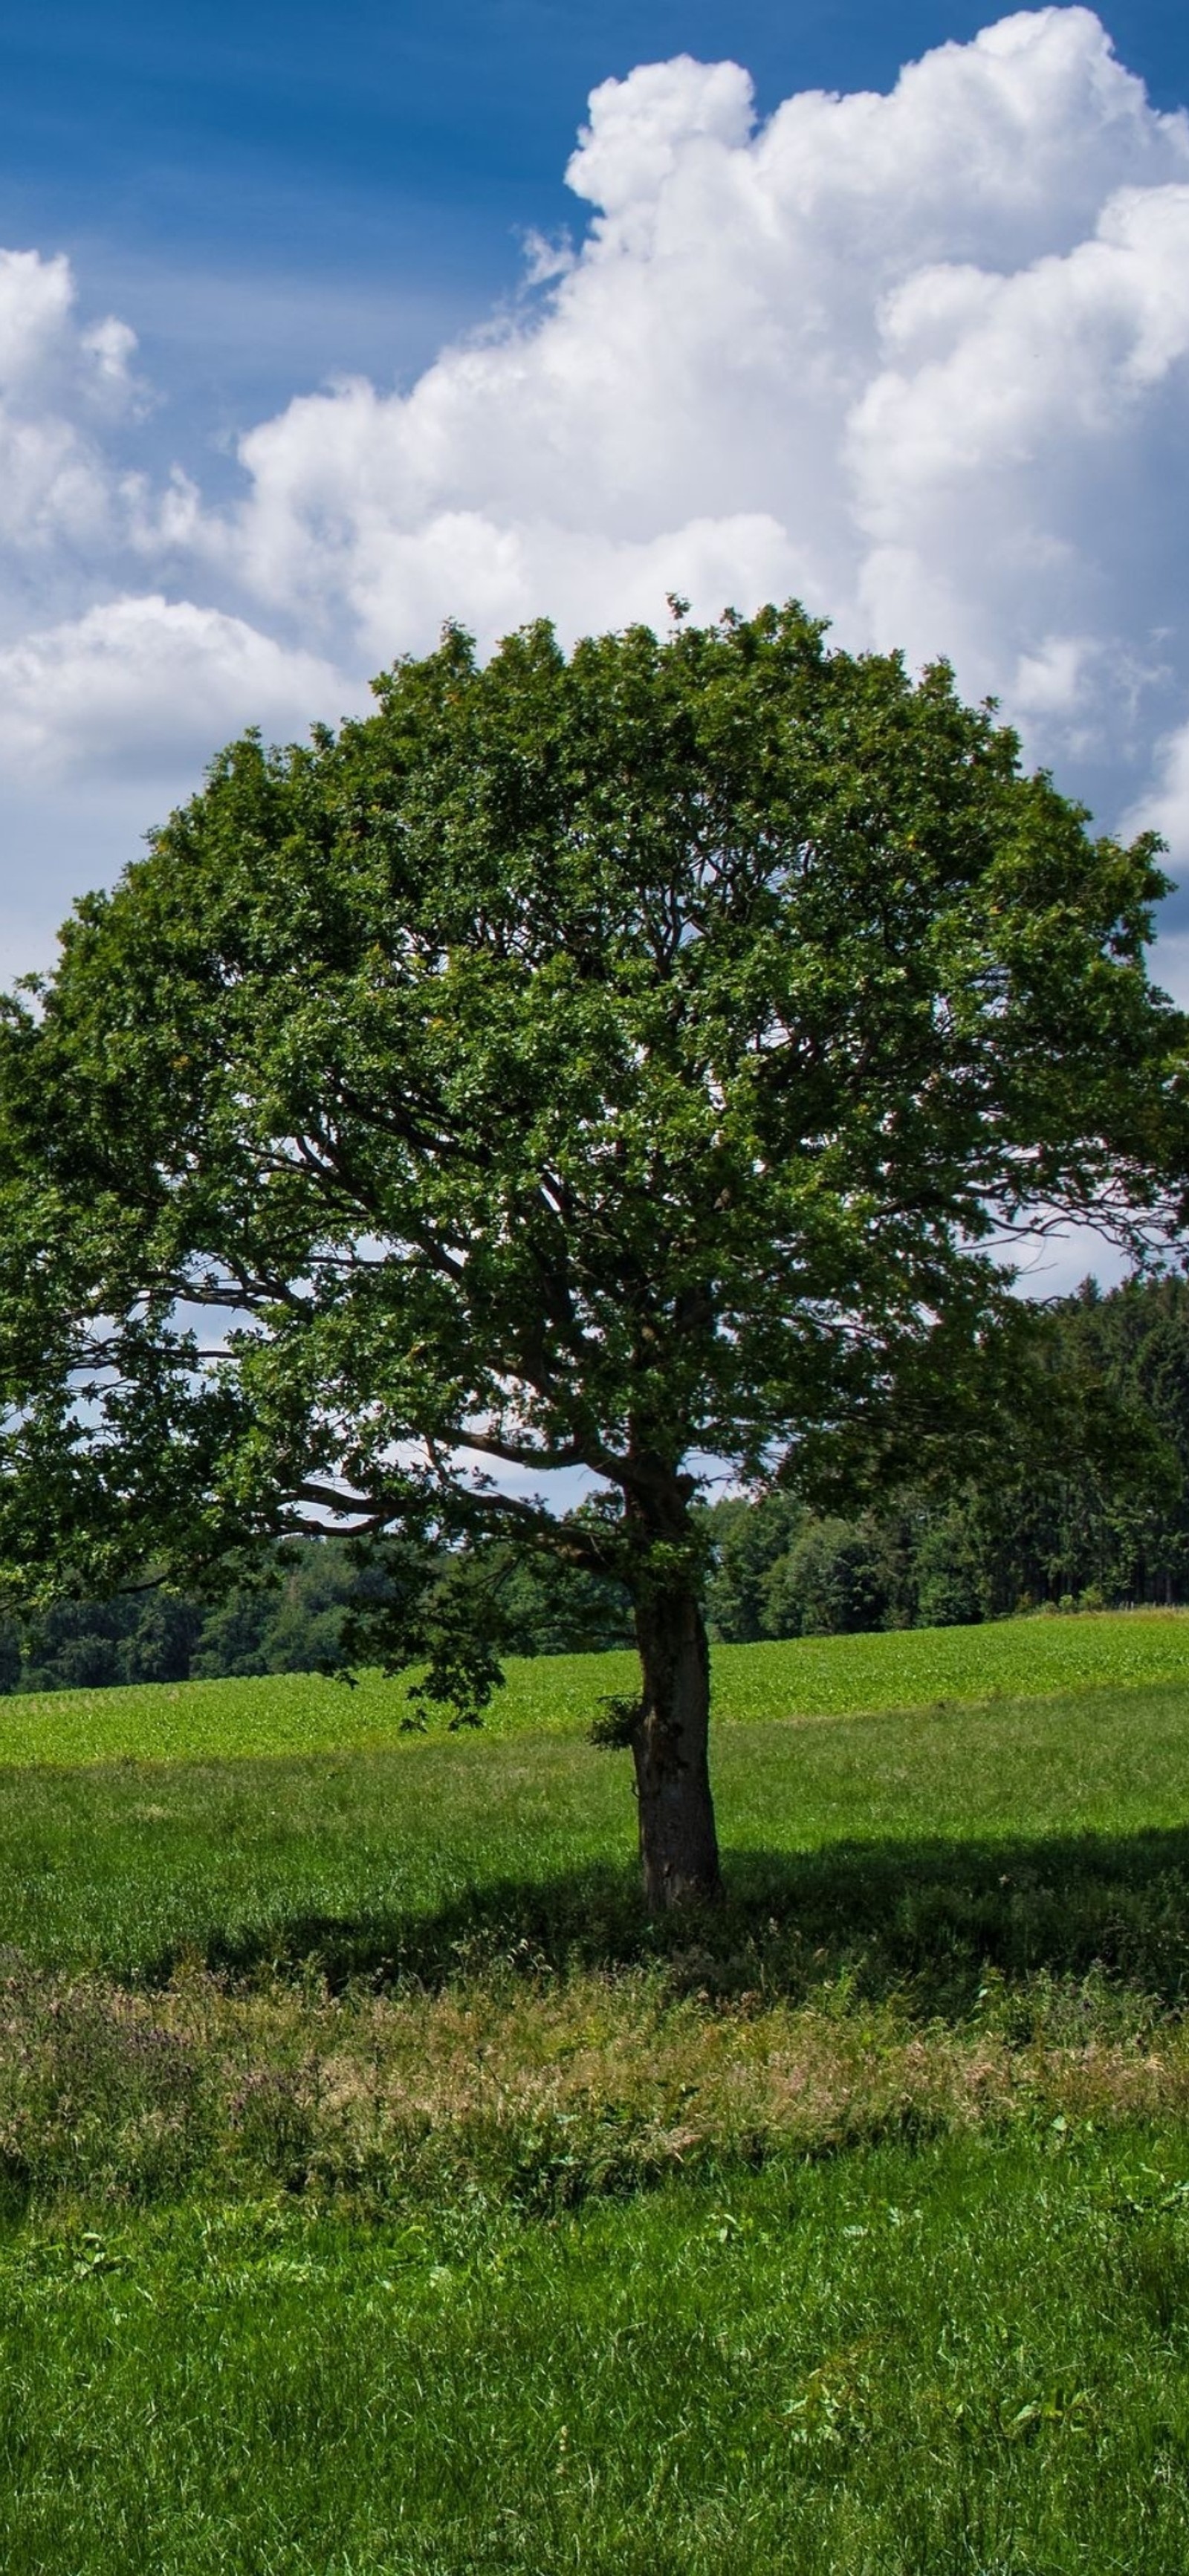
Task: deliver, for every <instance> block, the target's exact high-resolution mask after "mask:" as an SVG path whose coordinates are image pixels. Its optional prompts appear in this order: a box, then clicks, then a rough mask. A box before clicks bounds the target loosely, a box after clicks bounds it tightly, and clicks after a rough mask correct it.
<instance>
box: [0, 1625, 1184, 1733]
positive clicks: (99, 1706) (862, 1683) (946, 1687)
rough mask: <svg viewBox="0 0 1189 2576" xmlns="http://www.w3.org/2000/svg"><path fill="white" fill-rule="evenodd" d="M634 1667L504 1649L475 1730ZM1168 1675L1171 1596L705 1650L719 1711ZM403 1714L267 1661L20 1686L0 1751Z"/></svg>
mask: <svg viewBox="0 0 1189 2576" xmlns="http://www.w3.org/2000/svg"><path fill="white" fill-rule="evenodd" d="M635 1676H636V1664H635V1658H634V1656H632V1655H630V1654H613V1655H545V1656H538V1657H536V1658H535V1659H533V1660H531V1661H530V1660H527V1659H521V1658H513V1659H512V1660H511V1661H510V1662H509V1664H508V1668H507V1684H506V1687H505V1688H504V1689H503V1690H501V1691H498V1692H497V1693H496V1696H495V1698H494V1700H493V1702H492V1705H491V1708H490V1710H489V1712H488V1715H487V1718H486V1720H485V1726H484V1732H485V1733H486V1734H488V1735H492V1736H502V1735H519V1734H531V1735H542V1734H546V1735H573V1734H584V1733H585V1732H586V1730H587V1729H588V1728H589V1726H590V1724H591V1721H592V1719H593V1718H595V1717H596V1716H597V1714H598V1711H599V1706H600V1703H601V1701H602V1700H603V1699H604V1698H605V1697H608V1696H611V1695H614V1694H617V1693H622V1692H625V1691H630V1690H631V1689H632V1688H633V1686H634V1682H635ZM1172 1681H1179V1682H1183V1683H1185V1684H1186V1685H1187V1686H1189V1612H1181V1611H1176V1610H1173V1611H1123V1612H1111V1611H1105V1612H1102V1613H1101V1614H1098V1615H1088V1616H1083V1617H1078V1618H1066V1619H1062V1618H1049V1619H1045V1618H1033V1619H1006V1620H1003V1621H1000V1622H998V1623H995V1624H993V1625H989V1626H987V1627H982V1628H907V1629H901V1630H898V1631H896V1632H894V1633H892V1634H888V1635H882V1636H862V1637H801V1638H797V1639H795V1640H793V1641H792V1642H790V1643H788V1644H780V1645H759V1646H718V1647H716V1648H715V1650H714V1706H715V1715H716V1716H717V1717H718V1718H720V1719H723V1720H726V1721H727V1722H731V1721H734V1720H736V1719H739V1718H762V1719H769V1718H774V1717H845V1716H853V1715H857V1714H860V1713H870V1712H873V1711H875V1710H878V1709H907V1708H920V1707H923V1706H928V1705H930V1704H932V1703H935V1702H936V1701H938V1700H954V1701H966V1702H969V1701H977V1700H986V1699H1001V1698H1012V1697H1015V1696H1019V1695H1021V1694H1023V1695H1025V1696H1027V1697H1030V1698H1031V1697H1036V1696H1039V1695H1043V1694H1046V1693H1052V1692H1062V1691H1082V1690H1098V1689H1107V1688H1118V1687H1122V1688H1132V1687H1134V1686H1137V1685H1139V1684H1141V1683H1145V1682H1172ZM413 1713H414V1714H415V1712H413ZM409 1716H410V1703H409V1696H408V1684H407V1682H406V1681H405V1680H403V1679H402V1680H397V1681H384V1680H383V1679H381V1677H380V1676H379V1675H378V1674H376V1673H364V1674H361V1675H360V1676H359V1677H358V1678H357V1680H356V1682H355V1685H354V1687H351V1686H350V1685H349V1684H347V1683H346V1682H345V1681H342V1680H328V1679H324V1678H323V1677H322V1676H321V1675H320V1674H317V1673H278V1674H270V1675H268V1676H267V1677H266V1678H265V1679H262V1680H259V1681H213V1682H178V1683H174V1684H164V1685H163V1684H150V1685H145V1686H141V1687H133V1688H127V1689H112V1690H78V1691H53V1692H43V1693H30V1694H28V1695H27V1696H21V1697H18V1698H12V1699H0V1763H12V1762H68V1763H77V1762H112V1761H117V1760H119V1759H120V1758H122V1757H123V1756H124V1755H133V1756H135V1757H137V1758H139V1759H142V1760H146V1761H152V1760H158V1761H163V1762H171V1761H176V1760H178V1759H180V1758H187V1757H188V1758H193V1759H198V1760H202V1759H203V1758H205V1757H206V1756H208V1755H211V1756H213V1757H214V1758H215V1759H216V1760H217V1761H220V1762H224V1761H228V1760H230V1759H231V1758H232V1757H233V1756H236V1755H252V1754H257V1755H259V1754H265V1755H267V1754H281V1753H324V1752H329V1751H341V1750H346V1749H348V1748H351V1747H361V1748H362V1747H367V1746H373V1745H381V1744H394V1743H400V1742H403V1741H407V1740H408V1738H407V1735H402V1722H404V1721H407V1720H408V1718H409Z"/></svg>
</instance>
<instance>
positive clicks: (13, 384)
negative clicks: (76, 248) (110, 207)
mask: <svg viewBox="0 0 1189 2576" xmlns="http://www.w3.org/2000/svg"><path fill="white" fill-rule="evenodd" d="M135 349H136V337H135V333H134V332H132V331H130V330H129V328H128V326H127V324H126V323H123V322H119V321H116V320H115V319H114V317H112V316H110V315H109V316H108V318H107V319H106V320H105V321H101V322H98V323H94V324H92V325H91V326H90V327H89V328H83V327H82V326H80V324H79V322H78V319H77V316H76V313H75V282H74V278H73V276H72V273H71V269H70V263H69V261H68V260H66V259H63V258H60V257H59V258H57V259H43V258H41V257H40V255H39V253H38V252H37V251H32V250H3V251H0V548H3V549H4V550H6V551H7V550H12V551H13V552H15V553H16V554H17V555H18V556H23V557H28V556H30V555H42V556H44V555H47V554H49V553H51V552H52V551H53V549H54V548H55V547H58V546H62V545H67V546H69V547H71V548H77V547H78V546H79V545H80V544H81V545H83V546H84V547H88V546H89V547H91V548H93V549H99V550H102V549H104V548H105V547H106V546H108V545H109V544H110V543H111V540H112V537H113V534H114V522H113V517H112V501H113V496H114V492H115V477H114V474H113V471H112V468H111V466H110V464H109V462H108V461H107V459H106V456H105V454H104V449H103V445H102V432H103V430H104V429H105V428H106V427H107V426H108V425H109V424H110V422H111V420H112V418H113V416H117V415H118V414H119V413H121V412H123V411H124V410H125V409H126V408H127V407H128V406H129V405H130V404H131V403H132V402H133V401H134V400H135V399H136V394H137V388H136V385H135V382H134V379H133V377H132V375H131V372H130V369H131V360H132V357H133V355H134V352H135Z"/></svg>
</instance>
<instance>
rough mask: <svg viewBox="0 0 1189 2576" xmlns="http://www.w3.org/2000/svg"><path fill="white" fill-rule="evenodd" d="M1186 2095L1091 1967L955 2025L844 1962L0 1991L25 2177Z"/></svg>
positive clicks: (417, 2177) (465, 2181)
mask: <svg viewBox="0 0 1189 2576" xmlns="http://www.w3.org/2000/svg"><path fill="white" fill-rule="evenodd" d="M1186 2111H1189V2032H1187V2031H1186V2027H1185V2025H1184V2023H1183V2021H1182V2020H1181V2019H1180V2018H1179V2017H1177V2016H1170V2015H1165V2016H1163V2017H1162V2016H1160V2015H1159V2014H1158V2013H1157V2011H1156V2010H1155V2008H1154V2007H1152V2006H1151V2005H1149V2004H1148V2003H1147V2002H1145V2000H1144V1999H1143V1998H1142V1997H1137V1996H1135V1995H1131V1994H1128V1993H1127V1992H1126V1991H1125V1990H1121V1989H1119V1988H1117V1987H1114V1986H1112V1985H1110V1984H1109V1983H1108V1982H1107V1981H1106V1980H1105V1979H1101V1978H1091V1979H1089V1980H1084V1981H1082V1982H1081V1983H1079V1984H1073V1983H1071V1982H1070V1981H1058V1980H1051V1979H1038V1980H1035V1981H1033V1982H1032V1984H1031V1985H1029V1986H1027V1987H1024V1988H1019V1987H1017V1988H1008V1987H1007V1986H1005V1985H1002V1984H1000V1983H998V1982H997V1981H996V1980H994V1979H992V1980H990V1981H989V1983H988V1986H987V1988H986V1989H985V1991H984V1994H983V1996H982V1997H981V1998H980V2004H979V2008H978V2010H977V2012H976V2013H975V2015H974V2016H973V2017H972V2018H971V2019H969V2020H968V2021H966V2022H963V2023H958V2024H956V2025H955V2024H953V2023H950V2022H946V2021H942V2020H940V2019H939V2020H935V2021H930V2022H926V2023H923V2024H922V2023H921V2022H919V2021H914V2020H913V2018H912V2016H911V2014H910V2012H909V2011H908V2010H907V2008H906V2007H904V2006H902V2005H901V2004H900V2003H899V2002H898V2001H897V2000H896V1999H893V2000H892V2001H890V2002H880V2003H872V2002H862V2001H856V2000H855V1999H854V1998H853V1996H852V1995H851V1994H850V1993H849V1992H848V1990H847V1986H846V1983H845V1981H842V1982H841V1983H840V1984H839V1985H838V1986H837V1987H835V1988H832V1989H827V1990H826V1991H825V1992H824V1994H822V1995H819V1997H818V1998H816V1999H815V2000H814V2001H813V2002H812V2003H808V2004H806V2003H790V2002H787V2001H782V2000H780V1999H776V2000H770V1999H764V1998H762V1997H760V1996H759V1995H747V1994H744V1995H742V1996H737V1997H734V1998H732V1999H731V2000H729V2001H727V2002H724V2001H723V2000H722V1998H721V1997H716V1996H714V1995H712V1994H710V1993H707V1992H704V1991H702V1992H699V1991H694V1992H692V1993H689V1992H686V1993H682V1992H680V1991H678V1992H675V1991H674V1990H673V1980H672V1974H671V1971H669V1972H665V1971H661V1970H657V1969H633V1970H627V1971H622V1972H620V1973H618V1974H615V1975H611V1974H596V1973H575V1974H572V1975H570V1976H567V1977H556V1976H549V1975H542V1974H529V1975H527V1976H520V1977H517V1976H515V1975H514V1974H512V1973H507V1974H503V1975H500V1974H495V1975H491V1976H488V1977H487V1978H485V1979H478V1980H474V1979H472V1980H469V1981H464V1982H460V1983H457V1984H455V1985H452V1986H448V1987H445V1988H439V1989H437V1990H436V1991H428V1990H423V1989H420V1988H417V1987H412V1988H405V1989H402V1990H399V1991H396V1992H386V1993H373V1992H368V1991H354V1992H352V1991H348V1992H347V1993H345V1994H340V1995H333V1994H331V1993H330V1992H328V1991H327V1990H326V1989H325V1988H323V1987H321V1986H319V1985H317V1984H307V1985H306V1986H305V1987H304V1988H302V1987H297V1986H294V1985H292V1984H284V1983H276V1984H272V1985H268V1986H263V1987H257V1988H254V1989H245V1988H243V1987H238V1988H237V1987H235V1986H233V1985H231V1984H230V1983H228V1982H226V1981H221V1980H220V1979H219V1978H217V1977H214V1976H211V1975H210V1974H209V1973H207V1972H206V1971H204V1970H194V1971H191V1972H188V1973H184V1974H182V1975H180V1976H179V1977H178V1978H176V1979H175V1980H174V1982H173V1984H172V1985H171V1986H170V1987H169V1988H168V1989H166V1990H164V1991H162V1992H158V1993H145V1992H129V1991H127V1990H126V1989H124V1988H121V1987H119V1986H116V1985H113V1984H111V1983H109V1982H107V1981H106V1980H103V1979H99V1978H96V1977H92V1976H84V1977H76V1978H73V1979H67V1978H63V1977H60V1976H53V1975H50V1974H47V1973H46V1972H44V1971H40V1970H36V1969H34V1968H31V1967H28V1966H26V1965H24V1964H22V1963H19V1962H14V1963H10V1966H9V1970H8V1974H7V1976H6V1978H5V1980H4V1984H3V1989H2V1993H0V2174H2V2175H3V2176H4V2177H5V2179H6V2181H7V2185H8V2189H9V2192H10V2195H11V2194H14V2193H15V2194H17V2195H19V2196H20V2197H22V2198H26V2199H27V2198H30V2197H31V2198H34V2199H37V2200H45V2199H49V2200H54V2199H58V2198H60V2197H61V2196H62V2195H67V2196H71V2197H77V2198H82V2199H84V2200H85V2199H87V2198H89V2197H93V2196H96V2195H97V2196H98V2197H99V2198H101V2199H116V2200H143V2199H154V2198H162V2197H173V2196H174V2195H176V2194H177V2193H179V2192H181V2191H183V2190H190V2189H192V2188H194V2187H195V2185H196V2184H198V2183H199V2182H200V2181H201V2179H202V2177H203V2176H204V2175H207V2176H209V2177H211V2178H212V2179H217V2181H218V2185H219V2188H220V2189H223V2190H225V2189H226V2188H227V2187H228V2184H229V2182H233V2181H238V2183H239V2185H240V2186H241V2187H242V2188H243V2189H244V2190H253V2189H258V2188H259V2186H260V2184H261V2182H262V2181H267V2182H270V2183H272V2184H274V2185H275V2184H278V2183H279V2184H281V2185H283V2186H284V2187H285V2188H287V2189H288V2190H290V2191H294V2192H302V2193H314V2194H335V2195H341V2194H347V2195H349V2196H351V2197H353V2198H357V2199H358V2200H359V2201H360V2202H361V2204H364V2205H368V2206H371V2205H385V2206H386V2205H391V2204H395V2203H398V2202H401V2201H404V2200H407V2199H409V2198H420V2197H422V2196H423V2195H424V2194H425V2193H427V2192H433V2193H435V2194H436V2193H440V2192H441V2191H442V2190H443V2189H447V2190H449V2191H451V2192H453V2191H457V2190H459V2189H462V2188H466V2187H471V2188H480V2189H482V2190H489V2191H495V2192H498V2193H499V2194H500V2195H501V2196H507V2195H511V2197H512V2198H513V2199H514V2200H517V2201H519V2202H520V2203H522V2204H523V2205H525V2206H534V2207H541V2206H564V2205H566V2204H569V2203H573V2202H575V2201H577V2200H580V2199H582V2198H584V2197H586V2196H587V2195H589V2194H590V2193H592V2192H594V2193H597V2192H622V2191H628V2190H632V2189H635V2188H638V2187H640V2186H641V2185H643V2184H646V2183H648V2182H652V2181H657V2180H660V2179H662V2178H663V2177H664V2176H665V2175H666V2174H668V2173H671V2172H674V2171H677V2170H680V2169H693V2170H695V2171H696V2170H706V2169H713V2168H717V2167H725V2166H727V2165H732V2164H736V2163H739V2162H741V2161H742V2162H746V2163H752V2164H758V2163H761V2162H764V2161H766V2160H767V2159H768V2158H769V2157H770V2156H771V2155H773V2154H775V2153H778V2152H781V2151H785V2152H788V2151H792V2152H794V2153H800V2154H807V2155H821V2154H827V2153H830V2152H832V2151H835V2150H837V2149H839V2148H841V2147H844V2146H847V2145H856V2144H860V2143H864V2142H871V2141H873V2140H877V2139H880V2138H887V2137H894V2136H905V2137H912V2136H914V2135H916V2136H924V2135H941V2134H944V2133H946V2132H958V2131H969V2130H972V2129H974V2128H977V2127H980V2126H982V2127H985V2126H1001V2125H1003V2124H1006V2123H1011V2122H1019V2121H1024V2122H1029V2123H1033V2124H1037V2123H1039V2124H1042V2125H1044V2124H1052V2123H1053V2122H1057V2121H1066V2122H1070V2123H1087V2122H1090V2123H1094V2124H1096V2125H1101V2124H1103V2123H1110V2122H1114V2121H1120V2120H1131V2119H1136V2118H1157V2117H1162V2116H1170V2115H1171V2116H1174V2117H1180V2116H1182V2115H1184V2114H1185V2113H1186Z"/></svg>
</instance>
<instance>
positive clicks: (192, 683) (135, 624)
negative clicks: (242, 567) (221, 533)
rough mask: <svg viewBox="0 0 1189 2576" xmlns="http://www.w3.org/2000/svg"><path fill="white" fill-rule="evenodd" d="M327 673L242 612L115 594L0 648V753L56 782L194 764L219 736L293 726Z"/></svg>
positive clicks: (334, 685) (11, 764) (330, 695)
mask: <svg viewBox="0 0 1189 2576" xmlns="http://www.w3.org/2000/svg"><path fill="white" fill-rule="evenodd" d="M341 693H342V684H341V682H340V680H339V677H338V674H337V673H336V672H335V671H334V670H333V669H332V668H331V666H330V665H329V664H328V663H326V662H323V661H320V660H319V659H318V658H317V657H316V656H315V655H314V654H312V653H303V652H300V651H293V650H287V649H286V648H285V647H284V646H283V645H281V644H278V643H277V642H275V641H274V639H273V638H272V637H271V636H268V635H262V634H260V633H259V632H258V631H257V629H256V628H254V627H252V626H248V625H246V624H245V623H244V621H243V619H242V618H238V617H228V616H226V615H224V614H223V613H222V612H221V611H219V610H218V609H213V608H199V607H196V606H194V604H193V603H192V602H191V601H189V600H182V601H177V602H170V601H168V600H166V599H163V598H161V597H159V596H157V595H152V596H150V597H148V598H145V597H140V598H130V599H116V600H112V601H110V602H108V603H106V604H105V605H103V606H100V607H95V608H91V609H88V610H87V611H86V613H85V614H84V615H83V616H82V617H80V618H77V619H74V620H70V621H67V622H66V623H64V624H61V625H58V626H54V627H49V628H47V629H45V630H44V631H42V632H40V633H35V634H32V635H29V636H27V637H25V638H24V639H23V641H22V642H20V643H19V644H15V645H11V646H10V647H9V648H8V649H7V650H6V651H0V763H2V764H3V765H4V766H6V767H7V768H9V769H10V770H12V771H19V773H20V774H21V775H22V776H24V777H25V778H26V779H28V777H29V776H30V774H36V773H39V772H40V773H41V774H42V775H43V776H45V777H46V778H49V779H52V780H54V781H57V780H59V779H63V778H69V777H70V776H71V774H72V773H77V772H79V771H82V772H85V773H86V774H87V775H89V776H92V777H94V776H99V777H102V776H104V775H105V774H109V775H110V774H111V773H112V772H113V771H114V772H123V771H126V770H127V769H128V767H129V766H130V765H133V766H135V768H136V770H137V773H138V775H139V776H141V777H143V778H145V779H146V780H148V779H153V778H156V777H161V776H164V777H169V776H171V775H172V774H173V773H174V772H175V771H176V770H177V768H178V766H179V764H181V763H185V762H187V761H188V762H190V763H192V764H193V765H194V766H195V767H196V768H197V767H200V766H201V764H202V762H203V760H204V759H205V758H207V757H209V755H210V753H211V752H212V750H214V749H215V748H216V747H217V746H218V744H219V743H220V742H221V741H222V740H223V739H224V738H225V737H226V736H227V735H229V734H231V733H238V732H241V731H242V730H243V729H244V728H245V727H246V726H247V725H249V724H257V725H259V726H260V727H261V729H262V730H263V731H264V732H265V733H267V734H270V735H276V734H282V735H286V734H290V733H292V732H294V731H296V730H301V729H303V727H304V724H305V723H306V721H308V718H309V716H310V714H311V712H312V711H313V710H315V709H316V708H318V707H319V706H321V707H324V708H325V707H328V706H329V707H337V704H338V700H339V697H340V696H341Z"/></svg>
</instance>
